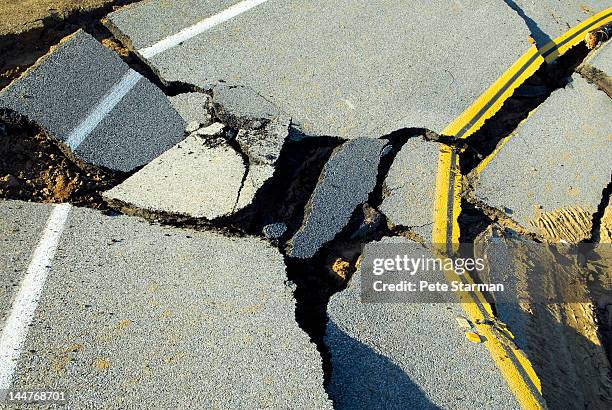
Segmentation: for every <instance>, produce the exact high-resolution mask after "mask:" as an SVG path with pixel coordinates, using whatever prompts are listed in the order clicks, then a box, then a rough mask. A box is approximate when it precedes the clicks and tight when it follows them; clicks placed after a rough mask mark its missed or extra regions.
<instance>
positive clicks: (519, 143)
mask: <svg viewBox="0 0 612 410" xmlns="http://www.w3.org/2000/svg"><path fill="white" fill-rule="evenodd" d="M611 113H612V101H611V100H610V98H609V97H608V96H607V95H606V94H605V93H604V92H602V91H600V90H598V89H597V88H596V87H595V86H594V85H592V84H588V83H587V82H586V81H585V80H584V79H583V78H582V77H580V75H578V74H574V75H573V76H572V83H571V84H570V85H568V86H567V87H565V88H563V89H560V90H557V91H555V92H553V94H552V95H551V96H550V97H549V98H548V99H547V100H546V101H545V102H544V103H543V104H542V105H541V106H540V107H539V108H538V109H537V110H536V111H535V112H534V113H532V115H531V116H530V117H529V118H528V119H527V121H525V123H523V124H522V125H521V126H520V127H519V128H518V129H517V131H516V133H515V134H514V135H512V136H511V137H510V139H509V140H508V142H507V143H506V144H505V145H504V146H503V148H502V149H501V150H500V152H498V153H497V155H495V157H493V159H492V160H491V162H490V163H489V164H488V166H487V167H486V168H485V169H484V170H483V171H482V173H481V174H480V177H479V178H478V181H477V184H476V191H475V193H476V196H477V197H479V198H480V199H481V200H482V201H484V202H485V203H487V204H489V205H491V206H493V207H496V208H498V209H500V210H502V211H505V212H506V213H507V214H508V215H509V216H510V217H511V218H512V219H514V220H515V221H516V222H518V223H519V224H521V225H522V226H523V227H525V228H528V229H532V230H534V231H535V229H536V228H535V227H533V226H531V225H530V221H532V220H534V219H536V218H537V215H538V214H537V210H538V209H541V211H542V212H550V211H553V210H556V209H560V208H568V207H576V206H580V207H581V208H582V209H583V210H585V211H587V212H590V213H594V212H595V211H596V210H597V206H598V205H599V203H600V202H601V195H602V192H603V189H604V188H605V187H606V186H607V185H608V184H609V183H610V158H612V145H611V144H610V135H612V123H611V122H610V114H611Z"/></svg>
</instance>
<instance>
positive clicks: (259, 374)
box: [0, 201, 330, 408]
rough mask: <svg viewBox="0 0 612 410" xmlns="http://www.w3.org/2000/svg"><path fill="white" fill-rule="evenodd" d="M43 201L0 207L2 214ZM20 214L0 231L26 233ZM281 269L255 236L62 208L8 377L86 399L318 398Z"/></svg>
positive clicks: (319, 386) (281, 401)
mask: <svg viewBox="0 0 612 410" xmlns="http://www.w3.org/2000/svg"><path fill="white" fill-rule="evenodd" d="M50 207H51V206H49V205H35V204H28V203H21V202H13V201H7V202H3V203H2V204H1V211H0V212H1V213H2V215H3V219H5V218H6V219H7V221H9V222H8V223H9V224H10V223H11V222H10V221H13V222H12V224H13V225H14V224H15V222H14V221H15V220H16V219H18V218H20V217H23V215H24V213H25V212H29V213H31V214H32V215H41V216H42V215H44V214H45V213H47V212H49V211H48V210H49V208H50ZM5 215H6V217H4V216H5ZM29 225H31V223H27V224H25V225H22V224H21V225H20V231H18V232H16V233H10V232H9V236H8V239H9V240H12V241H13V242H15V243H17V244H18V243H19V242H18V240H19V239H23V240H26V241H27V240H29V236H30V235H33V234H35V233H36V232H38V230H37V231H36V232H31V231H30V229H29V228H32V229H35V228H36V226H31V227H30V226H29ZM9 229H10V227H9ZM26 238H27V239H26ZM23 245H26V244H25V243H24V244H23ZM19 252H22V251H21V250H19ZM18 255H19V254H17V255H16V256H17V257H18ZM285 282H286V274H285V266H284V264H283V260H282V257H281V255H280V254H279V253H278V251H277V250H275V249H273V248H271V247H270V246H269V245H267V244H266V243H265V242H263V241H261V240H259V239H255V238H251V239H248V238H229V237H223V236H220V235H217V234H213V233H208V232H193V231H185V230H181V229H176V228H164V227H159V226H155V225H150V224H149V223H146V222H143V221H141V220H137V219H136V218H131V217H126V216H115V217H108V216H104V215H102V214H100V213H98V212H96V211H92V210H87V209H80V208H73V209H72V211H71V213H70V215H69V217H68V221H67V223H66V227H65V230H64V233H63V235H62V238H61V240H60V243H59V246H58V249H57V252H56V256H55V260H54V261H53V266H52V268H51V269H50V272H49V274H48V279H47V282H46V284H45V288H44V291H43V293H42V297H41V299H40V302H39V305H38V308H37V310H36V315H35V317H34V319H33V322H32V326H31V327H30V328H29V331H28V336H27V340H26V342H25V346H24V350H23V354H22V356H21V358H20V360H19V363H18V364H17V369H16V373H15V379H14V383H13V386H15V387H17V386H19V388H33V387H35V386H49V387H51V386H55V387H59V386H62V387H63V388H66V389H67V390H69V391H70V394H71V395H72V397H71V400H73V403H75V404H78V406H85V405H91V406H94V407H98V408H99V407H115V408H118V407H123V408H125V407H131V406H139V407H142V406H144V407H151V406H154V407H156V408H173V407H174V408H176V407H181V406H188V405H189V406H191V407H192V406H196V407H200V408H210V407H219V406H229V407H232V408H253V407H257V408H262V407H274V408H279V407H283V408H287V407H297V408H329V407H330V403H329V401H328V400H327V397H326V393H325V391H324V390H323V372H322V369H321V359H320V356H319V354H318V352H317V351H316V347H315V345H314V344H312V343H310V342H309V340H308V336H307V335H306V334H305V333H303V331H302V330H301V329H300V328H299V327H298V326H297V323H296V322H295V318H294V308H293V306H294V303H295V301H294V299H293V296H292V292H291V289H290V288H289V287H288V286H287V285H286V283H285ZM3 315H4V312H3Z"/></svg>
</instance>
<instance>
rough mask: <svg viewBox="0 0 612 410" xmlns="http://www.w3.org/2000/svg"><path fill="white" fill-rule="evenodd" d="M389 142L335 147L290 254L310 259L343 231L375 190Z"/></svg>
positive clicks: (366, 140)
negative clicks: (380, 164)
mask: <svg viewBox="0 0 612 410" xmlns="http://www.w3.org/2000/svg"><path fill="white" fill-rule="evenodd" d="M386 145H387V141H386V140H382V139H369V138H358V139H354V140H351V141H348V142H345V143H344V144H342V145H341V146H340V147H338V148H336V149H335V150H334V152H333V153H332V155H331V157H330V158H329V160H328V161H327V163H326V164H325V166H324V167H323V171H322V172H321V175H320V176H319V181H318V182H317V186H316V187H315V189H314V191H313V193H312V195H311V197H310V199H309V201H308V203H307V204H306V209H305V211H304V220H303V221H302V226H301V227H300V229H299V230H298V231H297V232H296V234H295V235H294V236H293V238H291V240H290V241H289V243H288V252H287V254H288V256H290V257H294V258H300V259H306V258H311V257H312V256H314V255H315V253H316V252H317V251H318V250H319V249H320V248H321V247H322V246H323V245H324V244H325V243H327V242H329V241H331V240H332V239H334V237H335V236H336V235H337V234H338V233H339V232H340V231H342V229H343V228H344V227H345V226H346V225H347V224H348V222H349V220H350V218H351V215H352V214H353V211H354V210H355V208H356V207H357V206H358V205H359V204H362V203H364V202H366V201H367V200H368V196H369V194H370V192H372V190H374V188H375V186H376V181H377V176H378V165H379V163H380V158H381V155H382V152H383V149H384V147H385V146H386Z"/></svg>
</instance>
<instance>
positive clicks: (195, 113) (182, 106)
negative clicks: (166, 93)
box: [169, 92, 212, 128]
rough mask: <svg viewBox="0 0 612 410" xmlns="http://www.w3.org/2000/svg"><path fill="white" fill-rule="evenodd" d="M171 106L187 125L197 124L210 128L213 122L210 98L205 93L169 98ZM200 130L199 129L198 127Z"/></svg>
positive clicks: (185, 94)
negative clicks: (209, 109) (209, 110)
mask: <svg viewBox="0 0 612 410" xmlns="http://www.w3.org/2000/svg"><path fill="white" fill-rule="evenodd" d="M169 99H170V104H172V107H174V109H175V110H176V111H177V112H178V113H179V115H180V116H181V117H182V118H183V121H185V123H186V124H190V123H193V122H195V123H197V124H198V125H199V126H202V125H203V126H205V127H206V126H209V125H210V124H211V122H212V118H211V115H210V113H209V112H208V106H209V104H210V97H209V96H208V95H207V94H204V93H198V92H191V93H183V94H178V95H176V96H174V97H169ZM198 128H199V127H198Z"/></svg>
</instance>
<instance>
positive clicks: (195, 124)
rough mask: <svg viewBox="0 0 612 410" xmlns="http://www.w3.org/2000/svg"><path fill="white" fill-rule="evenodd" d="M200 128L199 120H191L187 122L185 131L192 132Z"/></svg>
mask: <svg viewBox="0 0 612 410" xmlns="http://www.w3.org/2000/svg"><path fill="white" fill-rule="evenodd" d="M199 128H200V123H199V122H197V121H190V122H189V123H188V124H187V127H185V131H187V132H188V133H192V132H195V131H197V130H198V129H199Z"/></svg>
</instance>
